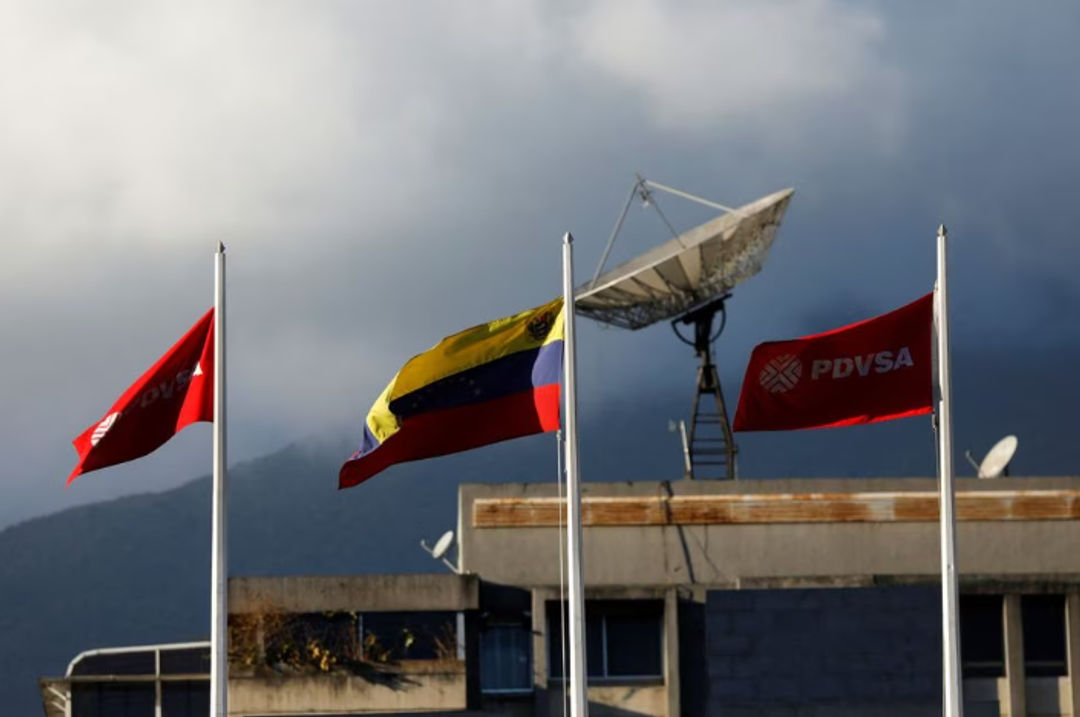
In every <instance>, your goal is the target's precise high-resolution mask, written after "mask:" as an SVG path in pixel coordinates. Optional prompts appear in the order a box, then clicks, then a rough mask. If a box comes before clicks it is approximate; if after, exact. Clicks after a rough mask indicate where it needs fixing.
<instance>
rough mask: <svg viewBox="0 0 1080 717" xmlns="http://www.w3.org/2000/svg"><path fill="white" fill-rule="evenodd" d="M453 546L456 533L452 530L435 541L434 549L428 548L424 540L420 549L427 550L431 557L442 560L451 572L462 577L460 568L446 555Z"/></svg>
mask: <svg viewBox="0 0 1080 717" xmlns="http://www.w3.org/2000/svg"><path fill="white" fill-rule="evenodd" d="M453 544H454V531H452V530H448V531H446V532H445V533H443V534H442V535H441V536H440V537H439V539H438V540H436V541H435V546H434V547H428V544H427V542H426V541H424V540H423V539H421V540H420V547H421V548H423V549H424V550H426V551H427V552H428V553H429V554H430V555H431V557H433V558H434V559H436V560H442V562H443V565H445V566H446V567H448V568H450V570H452V571H453V572H454V573H456V574H458V575H460V574H461V571H460V570H458V567H457V566H456V565H454V564H453V563H451V562H450V561H449V560H448V559H447V558H446V553H447V551H449V550H450V546H452V545H453Z"/></svg>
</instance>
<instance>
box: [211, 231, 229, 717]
mask: <svg viewBox="0 0 1080 717" xmlns="http://www.w3.org/2000/svg"><path fill="white" fill-rule="evenodd" d="M213 491H214V500H213V503H214V507H213V525H212V528H211V548H210V550H211V558H210V594H211V599H210V717H226V715H227V714H228V712H229V710H228V698H227V695H228V681H229V657H228V653H227V650H226V648H227V644H226V643H227V639H228V631H227V626H228V616H229V610H228V563H227V562H226V555H227V552H226V549H225V245H224V244H222V243H221V242H218V247H217V253H216V254H215V255H214V488H213Z"/></svg>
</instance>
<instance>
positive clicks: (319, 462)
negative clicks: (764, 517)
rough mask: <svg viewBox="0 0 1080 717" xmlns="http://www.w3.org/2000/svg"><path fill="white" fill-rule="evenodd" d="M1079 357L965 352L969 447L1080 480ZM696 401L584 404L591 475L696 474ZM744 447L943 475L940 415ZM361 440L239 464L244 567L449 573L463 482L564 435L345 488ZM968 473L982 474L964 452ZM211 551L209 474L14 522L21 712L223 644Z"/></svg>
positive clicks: (548, 473) (9, 580)
mask: <svg viewBox="0 0 1080 717" xmlns="http://www.w3.org/2000/svg"><path fill="white" fill-rule="evenodd" d="M1070 355H1071V352H1059V353H1045V354H1040V355H1039V359H1038V361H1037V363H1036V365H1034V366H1032V365H1025V364H1018V363H1016V362H1015V361H1010V360H998V361H995V360H991V359H987V358H986V357H979V360H978V361H972V360H968V361H959V360H958V361H956V364H957V365H963V366H965V367H969V368H967V369H966V370H964V371H962V372H958V373H957V375H956V376H955V378H954V391H955V395H956V427H957V430H956V434H955V441H954V442H955V445H956V446H957V447H958V449H961V450H962V449H963V448H965V447H971V448H973V449H974V452H975V453H976V454H977V455H980V456H981V454H982V453H983V452H985V451H986V450H987V449H988V448H989V447H990V445H992V443H993V442H994V441H995V440H997V438H998V437H1000V436H1001V435H1002V434H1004V433H1007V432H1014V433H1017V434H1019V435H1020V451H1019V453H1018V454H1017V457H1016V460H1015V461H1014V475H1039V474H1041V475H1064V474H1069V473H1075V472H1076V466H1077V462H1076V459H1074V458H1073V457H1072V456H1071V455H1070V454H1069V450H1070V448H1071V446H1072V445H1073V442H1074V439H1073V436H1072V430H1071V429H1072V426H1073V425H1075V421H1074V420H1073V418H1072V416H1073V407H1074V406H1075V405H1077V403H1078V402H1080V388H1078V385H1077V382H1075V380H1073V379H1072V377H1071V367H1070V365H1069V364H1070V358H1069V357H1070ZM725 385H727V386H734V385H736V382H735V381H726V384H725ZM689 399H690V392H689V390H688V387H687V386H684V385H679V386H668V387H663V386H659V387H651V388H645V387H643V388H642V389H641V391H640V392H639V393H637V394H635V395H632V396H631V395H627V396H625V397H621V398H615V399H606V400H605V401H604V402H603V404H602V405H600V406H598V407H596V408H595V409H593V410H590V409H585V410H583V416H582V427H581V449H582V458H581V462H582V475H583V476H584V478H585V479H586V480H590V479H592V480H655V479H665V478H670V479H676V478H679V477H680V474H681V453H680V446H679V442H678V439H677V438H676V434H674V433H669V432H668V431H667V421H668V419H669V418H671V417H685V415H686V411H687V408H688V406H689ZM731 399H732V400H733V399H734V396H732V397H731ZM731 408H733V406H732V407H731ZM738 440H739V445H740V454H739V455H740V470H741V475H742V476H744V477H771V476H822V475H831V476H855V475H873V476H911V475H933V473H934V444H933V437H932V433H931V431H930V427H929V419H928V418H916V419H908V420H905V421H896V422H892V423H887V424H879V425H875V426H861V427H854V428H847V429H843V430H835V431H806V432H790V433H780V434H746V435H740V436H739V438H738ZM350 450H351V446H350V444H349V442H348V441H346V440H341V441H325V440H324V441H315V440H312V441H308V442H305V443H298V444H295V445H292V446H289V447H287V448H285V449H283V450H280V451H278V452H276V453H273V454H271V455H267V456H265V457H263V458H259V459H257V460H254V461H251V462H248V463H245V464H241V465H237V466H235V467H233V468H232V469H231V470H230V474H229V496H228V516H229V549H230V555H229V569H230V573H231V574H233V575H268V574H290V573H291V574H319V573H323V574H326V573H384V572H385V573H394V572H421V571H431V570H434V571H438V570H440V569H441V568H440V566H439V565H438V564H437V563H434V562H433V561H432V560H431V559H430V558H429V556H428V555H427V554H425V553H424V552H423V551H422V550H420V548H419V546H418V541H419V540H420V539H421V538H427V539H429V540H432V539H434V538H435V537H437V536H438V535H439V534H440V533H441V532H443V531H444V530H446V529H447V528H451V527H453V526H454V525H455V523H456V519H457V518H456V516H457V512H456V511H457V486H458V484H459V483H462V482H518V481H538V480H552V479H553V478H554V476H555V471H556V468H555V466H556V463H555V438H554V437H553V436H551V435H544V436H533V437H530V438H525V439H520V440H516V441H510V442H507V443H502V444H498V445H494V446H489V447H486V448H483V449H480V450H475V451H470V452H467V453H462V454H458V455H454V456H447V457H444V458H439V459H433V460H429V461H423V462H419V463H410V464H404V465H399V466H395V467H392V468H391V469H389V470H387V471H386V472H385V473H384V474H382V475H379V476H377V477H375V478H374V479H372V480H370V481H368V482H367V483H365V484H363V485H361V486H358V487H356V488H353V489H350V490H346V491H337V490H336V489H335V486H336V474H337V469H338V467H339V466H340V464H341V460H342V458H343V456H346V455H347V454H348V453H349V452H350ZM957 468H958V470H959V471H960V473H961V474H968V475H970V471H968V470H967V467H966V465H965V463H964V462H963V460H962V459H961V460H960V461H958V463H957ZM209 556H210V481H209V478H208V477H203V478H199V479H197V480H194V481H192V482H190V483H187V484H185V485H183V486H181V487H179V488H176V489H174V490H170V491H166V492H162V493H156V494H144V495H134V496H129V497H125V498H121V499H118V500H113V501H109V502H104V503H98V504H94V505H87V506H83V507H79V508H74V509H70V510H65V511H63V512H60V513H56V514H53V515H49V516H45V517H42V518H37V519H34V520H30V521H26V522H24V523H21V524H18V525H15V526H12V527H10V528H8V529H6V530H4V531H2V532H0V635H3V641H2V644H3V646H4V649H3V650H2V651H0V693H2V694H3V695H4V696H5V703H6V709H5V711H4V712H5V714H8V715H14V716H16V717H21V716H22V715H40V714H41V702H40V697H39V695H38V691H37V683H36V679H37V677H39V676H42V675H60V674H62V673H63V672H64V670H65V668H66V666H67V663H68V661H69V660H70V659H71V658H72V657H74V656H75V655H76V654H77V653H78V652H80V651H82V650H85V649H90V648H94V647H103V646H115V645H127V644H144V643H155V642H172V641H183V640H192V639H205V638H206V635H207V634H208V624H209V609H210V608H209V598H208V593H209V574H210V561H209Z"/></svg>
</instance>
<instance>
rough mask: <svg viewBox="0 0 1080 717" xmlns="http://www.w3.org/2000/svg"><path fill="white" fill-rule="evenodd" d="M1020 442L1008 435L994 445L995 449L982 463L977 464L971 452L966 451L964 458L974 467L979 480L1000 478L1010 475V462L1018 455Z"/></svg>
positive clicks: (992, 449) (991, 450)
mask: <svg viewBox="0 0 1080 717" xmlns="http://www.w3.org/2000/svg"><path fill="white" fill-rule="evenodd" d="M1019 445H1020V440H1019V439H1018V438H1017V437H1016V436H1013V435H1008V436H1005V437H1004V438H1002V439H1001V440H1000V441H998V442H997V443H995V444H994V447H993V448H991V449H990V451H989V452H988V453H987V454H986V457H985V458H983V459H982V463H976V462H975V459H974V458H972V457H971V451H964V457H965V458H967V460H968V463H970V464H971V465H972V466H974V468H975V470H976V475H978V477H979V478H1000V477H1002V476H1005V477H1008V475H1009V461H1011V460H1012V459H1013V456H1014V455H1016V448H1017V447H1018V446H1019Z"/></svg>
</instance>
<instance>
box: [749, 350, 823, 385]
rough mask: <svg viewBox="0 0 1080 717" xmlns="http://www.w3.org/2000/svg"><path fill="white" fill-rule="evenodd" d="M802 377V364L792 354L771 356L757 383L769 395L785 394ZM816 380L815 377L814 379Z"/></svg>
mask: <svg viewBox="0 0 1080 717" xmlns="http://www.w3.org/2000/svg"><path fill="white" fill-rule="evenodd" d="M801 377H802V364H801V363H800V362H799V359H797V358H795V356H793V355H792V354H784V355H782V356H773V357H772V358H771V359H769V362H768V363H767V364H765V367H764V368H763V369H761V373H760V374H758V383H760V384H761V387H762V388H763V389H765V390H766V391H768V392H769V393H787V392H788V391H790V390H791V389H793V388H795V384H797V383H798V382H799V378H801ZM815 378H816V377H815Z"/></svg>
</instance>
